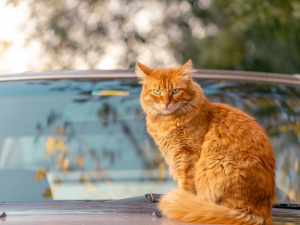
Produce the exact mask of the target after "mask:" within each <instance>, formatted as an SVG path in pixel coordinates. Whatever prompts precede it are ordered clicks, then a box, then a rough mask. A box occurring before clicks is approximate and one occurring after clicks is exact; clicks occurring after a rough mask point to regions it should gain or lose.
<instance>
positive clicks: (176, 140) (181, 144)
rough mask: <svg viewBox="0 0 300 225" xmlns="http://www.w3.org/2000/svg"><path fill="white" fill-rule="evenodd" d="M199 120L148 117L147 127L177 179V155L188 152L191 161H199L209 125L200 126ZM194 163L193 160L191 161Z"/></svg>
mask: <svg viewBox="0 0 300 225" xmlns="http://www.w3.org/2000/svg"><path fill="white" fill-rule="evenodd" d="M197 122H198V121H197V120H196V121H195V120H190V119H186V120H185V119H179V118H177V119H174V118H173V119H167V118H165V119H158V120H155V119H151V118H147V129H148V132H149V134H150V135H151V136H152V137H153V139H154V140H155V142H156V144H157V145H158V147H159V149H160V151H161V152H162V154H163V156H164V158H165V160H166V162H167V163H168V165H169V167H170V173H171V174H172V175H173V177H174V178H175V179H176V176H177V175H176V173H175V169H173V167H176V165H175V164H174V163H175V161H176V156H178V155H184V154H188V155H190V156H192V157H191V161H195V162H196V161H197V160H198V159H199V157H200V154H201V145H202V144H203V142H204V136H205V134H206V133H207V130H208V125H206V124H204V125H203V126H198V124H197ZM191 163H193V162H191Z"/></svg>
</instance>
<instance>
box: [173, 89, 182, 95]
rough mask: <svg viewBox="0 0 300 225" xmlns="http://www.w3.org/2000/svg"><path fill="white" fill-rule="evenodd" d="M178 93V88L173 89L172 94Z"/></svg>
mask: <svg viewBox="0 0 300 225" xmlns="http://www.w3.org/2000/svg"><path fill="white" fill-rule="evenodd" d="M179 91H180V88H175V89H173V91H172V94H178V93H179Z"/></svg>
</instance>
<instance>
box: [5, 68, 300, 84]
mask: <svg viewBox="0 0 300 225" xmlns="http://www.w3.org/2000/svg"><path fill="white" fill-rule="evenodd" d="M193 77H194V78H202V79H224V80H241V81H256V82H267V83H279V84H290V85H300V74H278V73H262V72H247V71H231V70H203V69H202V70H196V71H195V72H194V73H193ZM90 78H97V79H101V78H136V75H135V72H134V70H67V71H45V72H26V73H15V74H2V75H0V82H4V81H20V80H40V79H90Z"/></svg>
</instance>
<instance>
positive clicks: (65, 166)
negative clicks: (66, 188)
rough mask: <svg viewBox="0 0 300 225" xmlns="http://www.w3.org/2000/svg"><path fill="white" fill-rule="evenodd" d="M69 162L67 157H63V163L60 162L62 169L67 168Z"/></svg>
mask: <svg viewBox="0 0 300 225" xmlns="http://www.w3.org/2000/svg"><path fill="white" fill-rule="evenodd" d="M69 164H70V162H69V159H68V158H65V159H64V160H63V163H62V169H63V170H68V168H69Z"/></svg>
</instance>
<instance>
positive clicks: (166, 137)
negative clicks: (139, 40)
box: [136, 60, 275, 224]
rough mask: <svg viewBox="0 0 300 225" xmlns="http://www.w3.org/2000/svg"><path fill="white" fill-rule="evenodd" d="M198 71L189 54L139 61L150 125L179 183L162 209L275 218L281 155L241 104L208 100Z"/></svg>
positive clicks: (182, 215)
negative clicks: (159, 63) (155, 62)
mask: <svg viewBox="0 0 300 225" xmlns="http://www.w3.org/2000/svg"><path fill="white" fill-rule="evenodd" d="M192 70H193V69H192V62H191V61H190V60H189V61H188V62H187V63H186V64H185V65H183V66H182V67H180V68H170V69H154V70H153V69H151V68H149V67H147V66H144V65H142V64H140V63H138V64H137V66H136V73H137V75H138V77H140V78H141V83H142V84H143V89H142V93H141V99H140V100H141V105H142V108H143V110H144V111H145V113H146V115H147V118H146V120H147V122H146V123H147V130H148V132H149V133H150V135H151V136H152V137H153V138H154V140H155V142H156V144H157V145H158V146H159V149H160V151H161V153H162V154H163V156H164V158H165V160H166V162H167V163H168V165H169V168H170V174H171V175H172V177H173V178H174V179H175V180H177V182H178V186H179V190H175V191H171V192H170V193H168V194H167V195H165V196H163V197H162V198H161V199H160V203H159V209H160V210H161V211H162V212H163V214H165V215H166V216H168V217H169V218H171V219H174V220H181V221H186V222H198V223H222V224H272V214H271V211H272V202H273V197H274V194H275V171H274V170H275V158H274V153H273V150H272V148H271V145H270V142H269V140H268V138H267V135H266V133H265V131H264V130H263V129H262V128H261V127H260V126H259V125H258V124H257V123H256V122H255V120H254V119H253V118H252V117H250V116H248V115H246V114H245V113H243V112H242V111H241V110H239V109H236V108H233V107H230V106H228V105H225V104H221V103H211V102H209V101H208V100H207V99H206V97H205V96H204V94H203V91H202V89H201V87H200V86H199V85H198V84H197V83H195V82H193V81H192V79H191V73H192Z"/></svg>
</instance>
